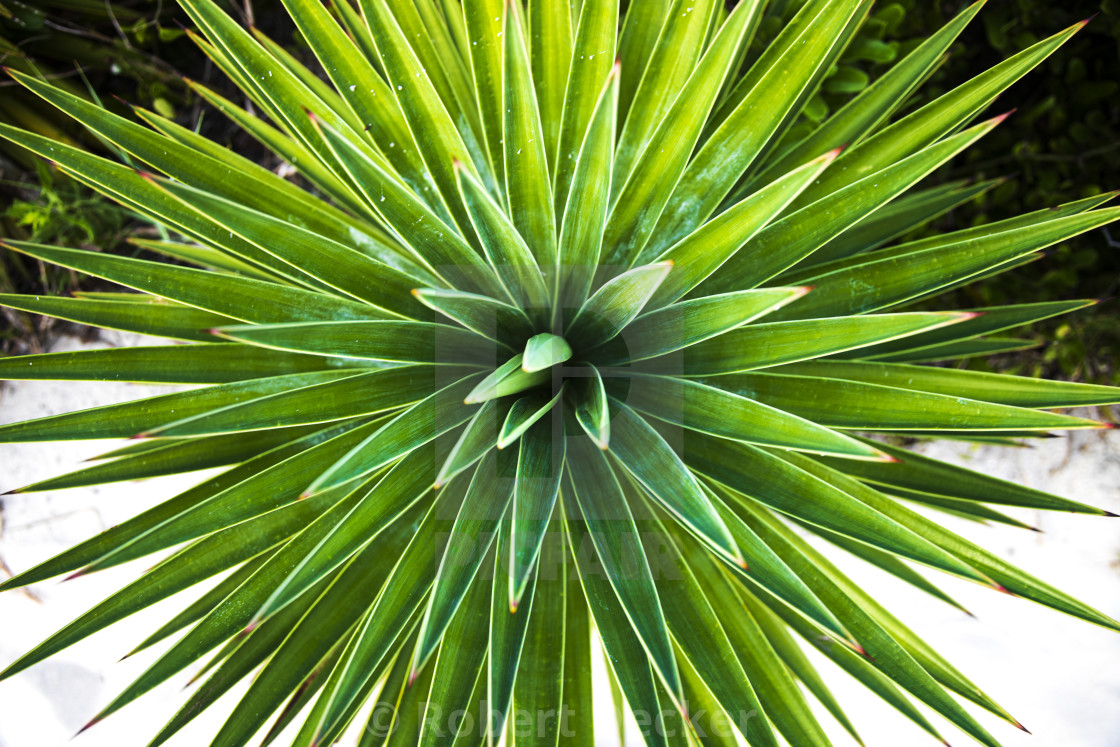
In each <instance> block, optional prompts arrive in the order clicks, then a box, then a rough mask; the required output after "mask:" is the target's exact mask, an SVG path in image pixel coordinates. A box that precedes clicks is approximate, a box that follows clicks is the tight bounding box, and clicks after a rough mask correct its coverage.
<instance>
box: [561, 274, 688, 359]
mask: <svg viewBox="0 0 1120 747" xmlns="http://www.w3.org/2000/svg"><path fill="white" fill-rule="evenodd" d="M672 268H673V262H672V261H671V260H667V261H665V262H657V263H655V264H652V265H644V266H642V267H635V268H633V269H632V270H627V271H626V272H624V273H622V274H621V275H619V276H617V277H615V278H614V279H612V280H610V281H609V282H607V283H606V284H605V285H603V287H601V288H599V290H597V291H595V294H594V295H593V296H591V298H589V299H587V302H586V303H584V304H583V306H581V307H580V310H579V311H578V312H576V315H575V317H574V318H573V319H572V320H571V322H570V323H569V324H568V325H567V328H566V329H565V331H564V338H565V339H568V340H571V341H572V342H573V343H574V344H575V346H576V350H579V351H583V350H588V349H590V348H592V347H594V346H596V345H599V344H602V343H604V342H606V341H608V340H610V339H611V338H613V337H614V336H615V335H617V334H618V333H619V332H621V331H622V330H623V329H624V328H625V327H626V325H627V324H629V323H630V322H631V321H633V319H634V317H636V316H637V315H638V314H640V313H641V311H642V309H643V308H644V307H645V305H646V303H647V302H648V301H649V299H650V297H651V296H652V295H653V293H654V291H656V290H657V287H658V286H659V285H661V283H662V282H664V280H665V277H666V276H667V275H668V274H669V271H670V270H671V269H672Z"/></svg>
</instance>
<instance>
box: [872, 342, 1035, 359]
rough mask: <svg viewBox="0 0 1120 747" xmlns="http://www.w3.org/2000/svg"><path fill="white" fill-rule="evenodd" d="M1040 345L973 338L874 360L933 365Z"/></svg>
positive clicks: (915, 349) (1029, 348) (1028, 348)
mask: <svg viewBox="0 0 1120 747" xmlns="http://www.w3.org/2000/svg"><path fill="white" fill-rule="evenodd" d="M1041 344H1042V342H1041V341H1039V340H1024V339H1020V338H1017V337H975V338H971V339H968V340H957V341H956V342H947V343H944V344H941V345H929V346H926V347H922V348H914V349H913V350H908V351H904V352H901V353H895V354H894V355H885V356H883V357H882V358H876V359H875V360H880V361H884V362H890V363H934V362H939V361H954V360H962V359H965V358H973V357H990V356H993V355H1000V354H1002V353H1013V352H1016V351H1019V350H1031V349H1032V348H1037V347H1038V346H1039V345H1041Z"/></svg>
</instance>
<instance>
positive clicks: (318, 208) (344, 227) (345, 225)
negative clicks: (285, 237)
mask: <svg viewBox="0 0 1120 747" xmlns="http://www.w3.org/2000/svg"><path fill="white" fill-rule="evenodd" d="M133 109H134V111H135V112H136V114H137V116H139V117H140V118H141V119H143V120H144V121H145V122H147V123H148V124H150V125H151V126H152V127H154V128H155V129H157V130H158V131H159V132H161V133H162V134H164V135H166V136H167V137H169V138H172V139H173V140H175V141H176V142H178V143H181V144H183V145H185V146H187V148H188V149H190V150H191V151H199V152H201V153H203V154H204V155H208V156H210V157H212V158H214V159H215V160H216V161H219V162H222V163H228V164H229V165H230V167H231V168H232V169H234V170H235V171H251V172H254V173H260V175H261V176H262V177H264V178H265V179H267V180H270V181H275V180H277V177H276V175H275V174H273V173H272V172H271V171H269V170H268V169H265V168H264V167H263V166H259V165H257V164H255V163H253V162H252V161H250V160H249V159H247V158H244V157H243V156H240V155H238V154H236V153H234V152H233V151H232V150H230V149H229V148H227V147H225V146H223V145H220V144H219V143H216V142H214V141H213V140H210V139H208V138H206V137H203V136H202V135H200V134H198V133H196V132H194V131H193V130H189V129H187V128H186V127H183V126H181V125H179V124H176V123H175V122H173V121H171V120H169V119H164V118H163V117H160V116H159V115H158V114H155V113H153V112H148V111H146V110H144V109H140V108H138V107H133ZM191 183H192V184H194V185H195V186H203V185H205V184H206V182H205V181H203V180H194V181H192V182H191ZM276 186H277V187H282V188H283V189H282V191H291V192H294V195H293V196H294V198H295V202H296V206H297V207H299V206H300V203H302V202H306V203H309V204H308V206H307V207H305V208H304V210H303V212H301V213H298V215H301V216H302V215H303V214H304V213H307V214H309V218H310V219H311V220H309V221H303V220H300V221H299V223H300V225H303V226H305V227H307V228H308V230H310V231H311V232H312V233H314V234H316V235H322V236H328V237H330V238H331V240H332V241H334V242H336V243H339V244H342V245H343V246H345V247H347V248H351V247H352V248H353V249H354V250H356V251H358V252H359V253H360V254H361V255H362V256H363V257H364V258H367V259H374V260H376V261H378V262H380V263H382V264H385V265H387V266H389V267H394V268H398V269H400V270H401V271H403V272H406V273H407V274H410V275H417V274H422V273H423V270H422V269H421V267H420V265H418V264H416V263H415V262H413V261H412V260H411V259H409V257H408V256H407V252H406V251H405V250H404V249H403V248H402V247H401V246H400V244H399V243H398V242H397V241H396V240H395V239H394V238H393V237H392V236H390V235H389V234H388V233H386V232H385V231H383V230H382V229H381V228H380V227H377V226H374V225H372V224H371V223H369V222H368V221H365V220H362V219H360V218H357V217H355V216H353V215H351V214H350V213H348V212H343V211H342V210H341V209H339V208H338V207H334V206H332V205H330V204H326V203H324V202H323V201H322V200H318V199H317V198H315V197H313V196H311V195H310V194H309V193H307V192H306V191H305V190H302V189H300V188H299V187H297V186H296V185H294V184H293V183H291V182H289V181H286V180H280V181H279V183H278V184H276ZM343 190H344V194H342V195H340V196H339V197H338V198H337V199H338V202H339V203H340V204H341V205H345V206H347V207H351V206H356V207H357V208H358V210H357V212H359V213H361V212H363V210H362V206H361V203H360V202H358V201H357V200H356V198H355V196H354V194H353V193H352V192H351V191H349V188H347V187H344V188H343ZM203 191H206V192H207V193H208V194H209V193H216V194H218V195H222V196H224V198H225V199H232V200H234V201H235V202H238V201H239V198H240V197H241V195H238V194H237V193H236V192H235V193H234V194H233V196H232V197H231V196H230V195H229V194H228V193H226V190H224V189H223V188H216V189H209V188H207V189H204V190H203ZM266 207H267V204H265V205H262V206H261V208H259V210H260V212H264V213H266V214H269V215H272V216H274V217H277V218H279V219H287V218H289V217H291V213H290V212H285V211H284V210H283V208H278V209H275V210H267V209H264V208H266ZM319 213H325V215H320V214H319Z"/></svg>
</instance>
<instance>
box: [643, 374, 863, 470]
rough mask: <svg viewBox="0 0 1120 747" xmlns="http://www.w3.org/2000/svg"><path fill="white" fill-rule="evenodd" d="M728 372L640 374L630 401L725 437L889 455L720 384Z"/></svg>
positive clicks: (691, 427) (823, 450) (662, 417)
mask: <svg viewBox="0 0 1120 747" xmlns="http://www.w3.org/2000/svg"><path fill="white" fill-rule="evenodd" d="M727 378H730V377H722V376H721V377H717V378H715V379H710V380H707V381H706V382H705V383H704V384H700V383H697V382H694V381H689V380H686V379H678V378H673V377H669V376H635V377H633V378H632V379H630V391H629V393H628V394H627V397H626V403H627V405H628V406H630V407H632V408H634V409H635V410H638V411H639V412H643V413H645V414H647V415H651V416H652V417H655V418H657V419H659V420H663V421H665V422H667V423H673V424H674V425H678V426H681V427H683V428H687V429H689V430H694V431H699V432H701V433H707V434H709V435H712V436H718V437H720V438H728V439H732V440H735V441H743V442H745V443H753V444H759V445H769V446H778V447H781V448H786V449H794V450H796V451H808V452H812V453H814V454H830V455H833V456H841V457H848V458H854V459H872V460H880V459H883V458H884V456H883V453H882V452H880V451H879V450H878V449H875V448H873V447H871V446H868V445H867V444H865V443H862V442H860V441H857V440H855V439H854V438H852V437H851V436H848V435H846V434H843V433H839V432H837V431H833V430H830V429H829V428H826V427H823V426H821V425H819V424H817V423H816V422H814V421H812V420H807V419H804V418H801V417H798V416H797V415H791V414H790V413H788V412H786V411H784V410H781V409H778V408H775V407H771V406H770V405H768V404H765V403H763V402H758V401H756V400H754V399H749V398H747V397H744V396H742V395H740V394H738V393H736V392H734V387H731V388H729V389H730V390H725V389H723V388H720V387H722V386H724V382H725V379H727Z"/></svg>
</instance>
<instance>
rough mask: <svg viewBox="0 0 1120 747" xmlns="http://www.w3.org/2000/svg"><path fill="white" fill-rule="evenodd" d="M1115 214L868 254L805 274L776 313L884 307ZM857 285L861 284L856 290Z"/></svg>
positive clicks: (1117, 214) (1117, 213) (1118, 211)
mask: <svg viewBox="0 0 1120 747" xmlns="http://www.w3.org/2000/svg"><path fill="white" fill-rule="evenodd" d="M1118 218H1120V208H1106V209H1104V210H1094V211H1093V212H1090V213H1085V214H1083V215H1074V216H1070V217H1068V218H1059V219H1057V220H1052V221H1047V222H1044V223H1040V224H1037V225H1034V226H1031V227H1029V228H1020V229H1016V230H1011V231H1004V232H1002V233H995V234H990V235H985V236H982V237H978V238H974V239H967V240H965V241H961V242H958V243H948V244H945V245H943V246H937V247H933V248H929V249H923V250H919V251H915V252H910V253H907V254H902V255H899V256H897V257H889V258H885V259H881V260H873V259H872V260H871V261H868V262H866V263H865V264H861V265H857V266H855V267H851V268H849V269H845V270H837V271H835V272H830V273H828V274H826V275H820V276H818V277H814V278H811V279H809V282H810V283H812V284H813V286H814V288H815V291H816V292H815V293H814V294H810V296H809V297H807V298H806V299H805V300H804V301H802V302H800V303H799V304H798V305H797V306H796V307H795V308H794V309H783V310H781V311H779V312H777V313H776V314H775V316H776V317H780V318H783V319H795V318H807V317H812V316H832V315H837V314H852V313H856V314H860V313H866V312H870V311H876V310H879V309H883V308H887V307H889V306H893V305H896V304H899V303H902V302H904V301H908V300H910V299H913V298H915V297H916V296H919V295H921V294H925V293H928V292H930V291H933V290H936V289H939V288H944V287H946V286H948V285H950V284H951V283H954V282H957V281H960V280H965V279H967V278H970V277H972V276H974V275H977V274H979V273H981V272H984V271H985V270H989V269H992V268H995V267H998V266H999V265H1001V264H1003V263H1004V262H1010V261H1011V260H1014V259H1016V258H1018V257H1022V256H1025V255H1027V254H1030V253H1032V252H1036V251H1038V250H1039V249H1044V248H1045V247H1047V246H1050V245H1051V244H1055V243H1057V242H1059V241H1064V240H1066V239H1068V238H1071V237H1073V236H1076V235H1078V234H1080V233H1084V232H1085V231H1091V230H1093V229H1094V228H1099V227H1100V226H1103V225H1107V224H1108V223H1111V222H1112V221H1114V220H1117V219H1118ZM950 236H951V234H950ZM950 240H951V239H950ZM870 256H871V257H874V255H870ZM856 287H858V288H859V289H860V290H859V291H856V290H855V288H856Z"/></svg>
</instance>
